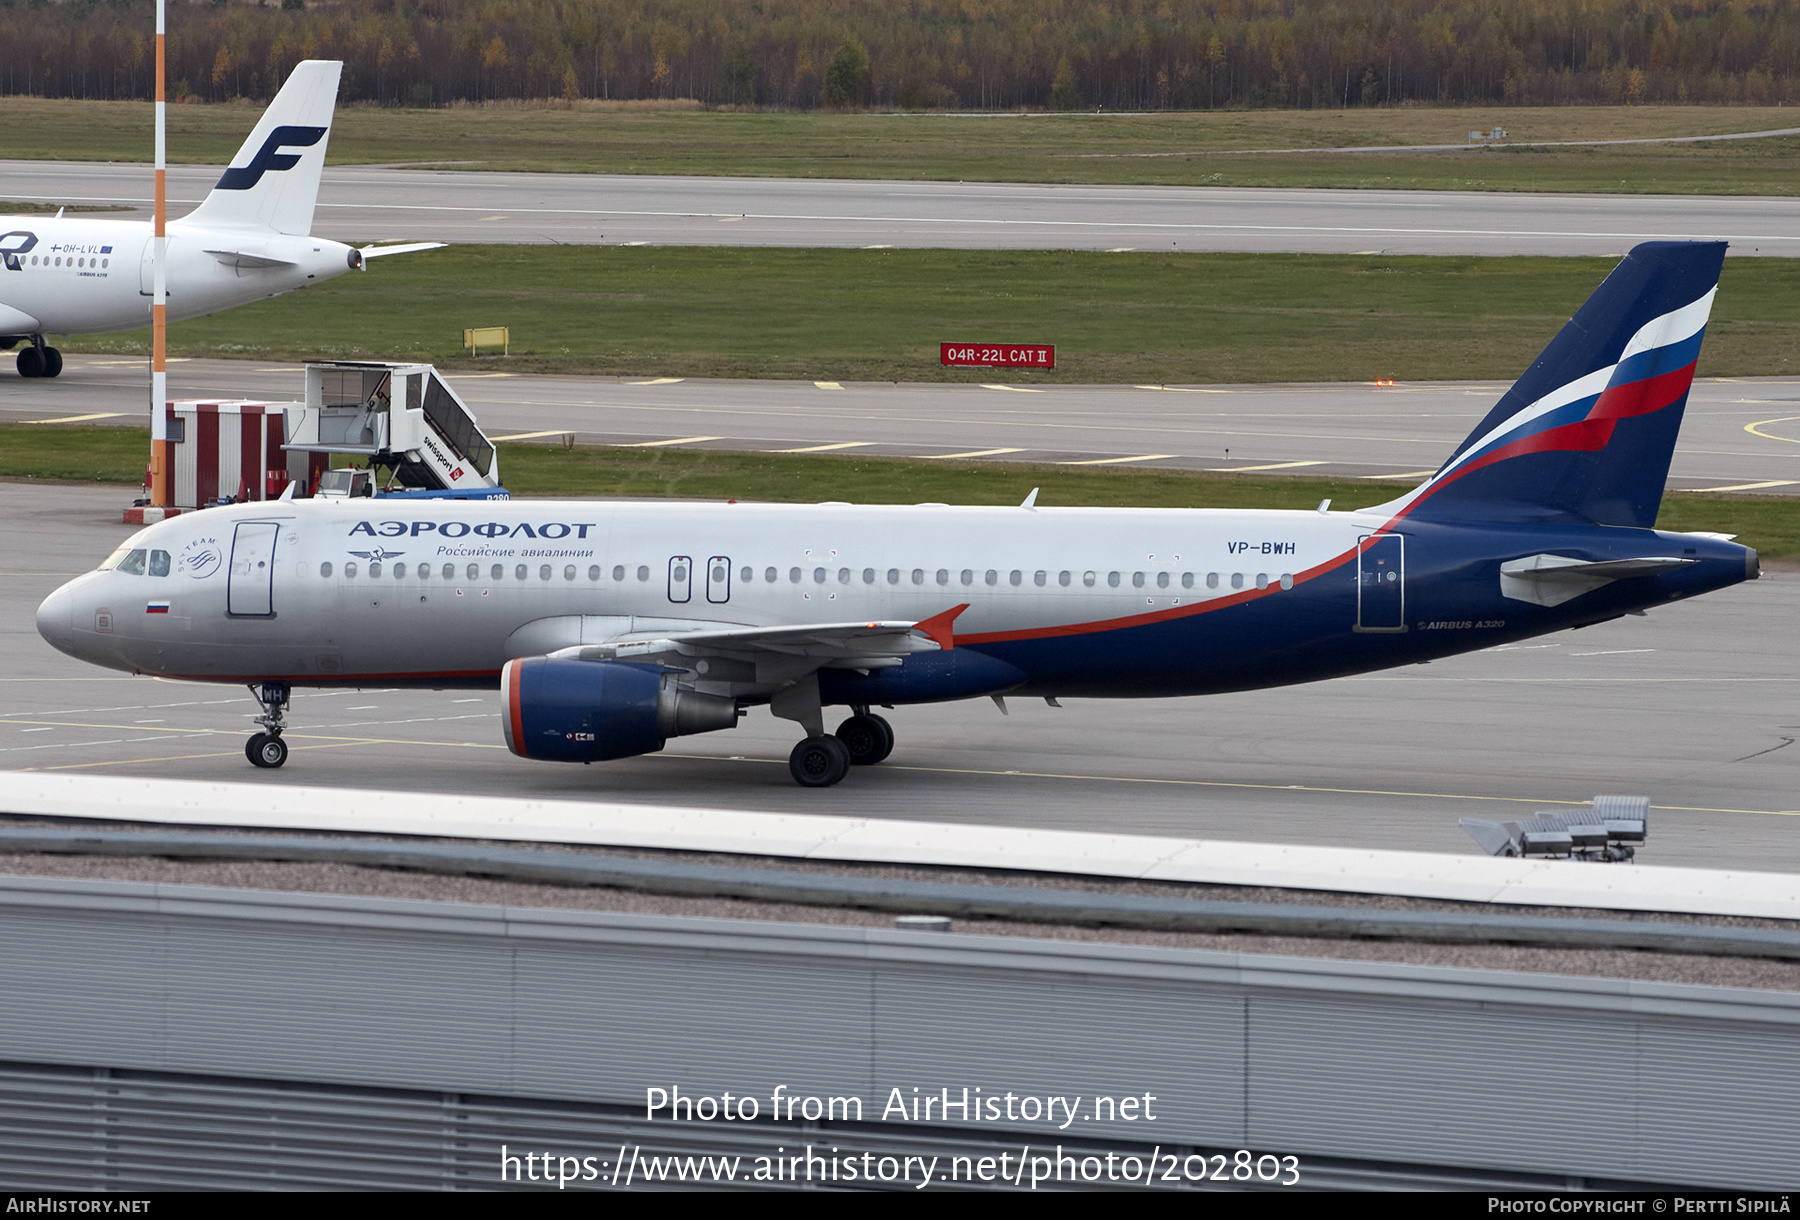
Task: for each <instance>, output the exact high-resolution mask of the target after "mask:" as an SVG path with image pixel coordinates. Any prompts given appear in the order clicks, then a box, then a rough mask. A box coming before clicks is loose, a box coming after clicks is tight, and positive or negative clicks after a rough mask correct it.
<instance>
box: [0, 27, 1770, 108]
mask: <svg viewBox="0 0 1800 1220" xmlns="http://www.w3.org/2000/svg"><path fill="white" fill-rule="evenodd" d="M152 12H153V10H152V7H151V2H150V0H59V2H54V3H53V2H52V0H0V93H5V94H33V95H40V96H48V97H87V98H145V97H148V96H149V95H150V92H151V89H152V82H151V75H150V74H151V67H152V64H151V32H152V29H153V18H152ZM169 30H170V66H169V76H170V81H171V84H172V86H173V87H174V88H175V90H176V91H177V92H178V93H181V94H184V95H188V96H192V97H196V98H200V99H205V100H212V101H222V100H226V99H230V98H234V97H250V98H264V97H267V96H269V95H270V94H272V93H273V92H274V90H275V88H276V87H277V86H278V85H279V83H280V81H281V80H282V79H283V78H284V77H285V76H286V74H287V72H288V71H289V70H290V69H291V68H292V67H293V65H294V64H295V63H296V62H297V61H299V60H301V59H305V58H312V57H326V58H335V59H342V60H344V61H345V74H344V82H343V92H342V95H341V96H342V97H343V98H344V99H345V100H346V101H358V100H361V101H370V102H377V103H384V104H399V105H440V104H443V103H447V102H452V101H486V100H491V99H496V98H570V99H574V98H590V97H593V98H676V97H687V98H696V99H698V100H700V101H701V102H704V103H706V104H709V105H716V104H726V105H732V104H735V105H759V106H776V107H793V108H801V109H806V108H812V107H817V106H821V105H835V106H864V105H867V106H883V107H888V106H899V107H905V108H909V109H924V108H934V107H942V108H962V109H1012V108H1016V107H1045V106H1048V107H1052V108H1060V109H1078V108H1088V107H1106V108H1108V109H1124V110H1142V109H1173V108H1206V107H1217V106H1245V105H1249V106H1298V107H1345V106H1373V105H1395V104H1399V103H1404V102H1431V103H1496V102H1498V103H1510V104H1521V105H1524V104H1541V103H1556V104H1561V103H1574V102H1613V103H1616V102H1708V103H1755V104H1770V103H1776V102H1791V101H1796V100H1800V82H1797V78H1800V0H1691V2H1688V3H1654V2H1651V0H1504V2H1503V3H1502V2H1497V0H1367V2H1362V0H1112V2H1111V3H1106V4H1101V3H1097V2H1095V0H892V2H879V3H878V2H876V0H170V8H169Z"/></svg>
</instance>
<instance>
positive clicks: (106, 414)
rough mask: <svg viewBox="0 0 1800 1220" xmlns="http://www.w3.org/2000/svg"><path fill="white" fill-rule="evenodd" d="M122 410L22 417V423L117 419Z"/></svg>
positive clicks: (61, 422) (74, 422) (76, 422)
mask: <svg viewBox="0 0 1800 1220" xmlns="http://www.w3.org/2000/svg"><path fill="white" fill-rule="evenodd" d="M123 414H125V412H123V411H96V412H94V413H93V414H92V415H63V416H59V417H58V418H56V419H22V420H20V421H19V422H20V423H22V424H78V423H81V422H82V421H83V420H87V419H117V418H119V416H121V415H123Z"/></svg>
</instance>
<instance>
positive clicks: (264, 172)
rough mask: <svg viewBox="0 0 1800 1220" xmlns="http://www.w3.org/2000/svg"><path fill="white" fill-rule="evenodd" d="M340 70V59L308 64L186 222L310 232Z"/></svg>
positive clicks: (291, 78) (284, 89) (291, 80)
mask: <svg viewBox="0 0 1800 1220" xmlns="http://www.w3.org/2000/svg"><path fill="white" fill-rule="evenodd" d="M343 70H344V65H343V64H342V63H340V62H338V61H337V60H321V59H309V60H306V61H304V62H303V63H301V64H299V65H298V66H296V67H295V68H294V72H293V75H291V76H289V77H288V79H287V84H285V85H283V86H282V87H281V92H280V93H277V94H276V95H275V100H274V101H273V102H270V103H269V108H268V109H267V110H266V111H264V112H263V116H262V121H261V122H260V123H258V124H257V125H256V130H255V131H252V132H251V133H250V138H249V139H247V140H245V141H244V146H243V147H242V148H240V149H238V151H237V156H235V157H233V158H232V159H231V166H230V168H228V169H227V170H226V171H225V174H224V176H223V177H222V178H220V179H219V181H218V185H216V186H214V187H213V189H212V193H211V194H210V195H208V196H207V197H206V200H205V202H203V203H202V204H201V205H200V206H199V207H198V208H196V209H194V211H193V212H191V213H190V214H189V215H188V216H187V217H185V218H184V220H185V223H186V224H188V225H194V226H201V225H204V226H207V227H209V228H225V229H269V230H273V231H274V232H276V233H287V234H292V235H295V236H305V235H306V234H308V233H311V232H312V222H313V208H314V207H315V206H316V205H317V204H318V200H319V175H320V174H321V173H323V172H324V169H325V146H326V144H327V143H328V142H329V141H330V139H331V116H332V113H333V111H334V110H335V109H336V108H337V92H338V78H339V77H340V76H341V75H342V73H343Z"/></svg>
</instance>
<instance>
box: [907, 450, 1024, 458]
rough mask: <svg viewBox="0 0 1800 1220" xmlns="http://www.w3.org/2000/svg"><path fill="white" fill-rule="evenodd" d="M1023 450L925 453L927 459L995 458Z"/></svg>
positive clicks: (1022, 451)
mask: <svg viewBox="0 0 1800 1220" xmlns="http://www.w3.org/2000/svg"><path fill="white" fill-rule="evenodd" d="M1024 452H1025V451H1024V450H1023V449H971V450H969V451H968V452H967V453H927V454H926V455H925V456H926V457H928V458H975V457H995V456H998V455H999V454H1002V453H1024Z"/></svg>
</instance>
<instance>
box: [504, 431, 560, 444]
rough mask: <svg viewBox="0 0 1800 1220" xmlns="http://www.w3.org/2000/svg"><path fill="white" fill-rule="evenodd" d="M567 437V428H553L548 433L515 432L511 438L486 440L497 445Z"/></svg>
mask: <svg viewBox="0 0 1800 1220" xmlns="http://www.w3.org/2000/svg"><path fill="white" fill-rule="evenodd" d="M567 435H569V430H568V429H567V428H553V429H551V430H550V431H549V432H515V433H513V434H512V435H511V436H490V437H489V438H488V439H489V440H491V441H493V442H494V443H495V444H496V445H497V444H499V443H500V442H501V441H530V440H536V439H537V438H538V437H540V436H567Z"/></svg>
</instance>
